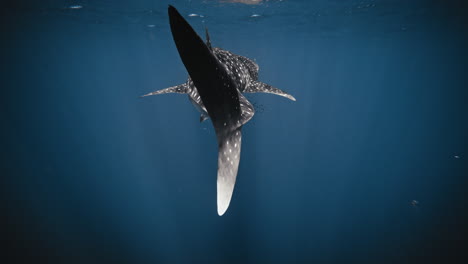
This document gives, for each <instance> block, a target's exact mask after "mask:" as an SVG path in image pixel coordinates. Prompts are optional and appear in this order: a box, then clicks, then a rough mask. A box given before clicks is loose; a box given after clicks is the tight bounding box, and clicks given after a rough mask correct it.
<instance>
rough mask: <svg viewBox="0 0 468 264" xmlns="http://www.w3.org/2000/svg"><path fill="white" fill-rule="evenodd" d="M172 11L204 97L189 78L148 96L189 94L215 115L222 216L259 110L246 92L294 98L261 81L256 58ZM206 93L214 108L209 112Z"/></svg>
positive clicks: (182, 54) (183, 53)
mask: <svg viewBox="0 0 468 264" xmlns="http://www.w3.org/2000/svg"><path fill="white" fill-rule="evenodd" d="M168 13H169V20H170V26H171V32H172V35H173V38H174V42H175V44H176V46H177V49H178V51H179V55H180V57H181V59H182V62H183V63H184V65H185V67H186V69H187V71H188V72H189V73H190V75H191V76H192V77H193V78H194V80H195V83H197V84H198V85H200V88H201V89H200V91H201V92H202V96H200V94H199V92H198V91H199V90H198V89H197V87H195V84H194V81H192V79H191V78H190V77H189V78H188V80H187V81H186V82H185V83H183V84H180V85H176V86H172V87H169V88H166V89H162V90H158V91H154V92H151V93H149V94H146V95H144V96H150V95H158V94H166V93H182V94H187V95H188V96H189V100H190V101H191V102H192V104H193V105H194V106H195V108H196V109H197V110H198V111H200V112H201V116H200V121H201V122H203V121H204V120H206V119H208V118H209V116H211V119H212V123H213V126H214V128H215V132H216V137H217V140H218V175H217V206H218V214H219V215H220V216H221V215H223V214H224V213H225V212H226V210H227V208H228V207H229V204H230V202H231V198H232V194H233V190H234V186H235V183H236V178H237V172H238V169H239V161H240V152H241V140H242V133H241V129H242V126H243V125H244V124H245V123H247V122H248V121H249V120H250V119H251V118H252V117H253V115H254V113H255V110H254V107H253V105H252V104H251V103H250V102H249V101H248V100H247V99H246V98H245V97H244V95H243V94H242V93H246V92H247V93H256V92H264V93H272V94H277V95H280V96H284V97H286V98H288V99H291V100H293V101H295V99H294V97H292V96H291V95H289V94H287V93H285V92H283V91H281V90H280V89H278V88H274V87H272V86H270V85H268V84H265V83H261V82H258V69H259V67H258V65H257V64H256V63H255V62H253V61H252V60H250V59H248V58H246V57H242V56H239V55H236V54H234V53H231V52H229V51H226V50H223V49H220V48H213V47H212V46H211V42H210V38H209V35H208V31H206V39H207V41H206V43H205V42H204V41H203V40H202V39H200V38H199V36H198V35H197V34H196V32H195V31H194V30H193V29H192V28H191V26H190V25H189V24H188V22H187V21H186V20H185V19H184V18H183V17H182V16H181V15H180V13H179V12H178V11H177V10H176V9H175V8H174V7H172V6H169V8H168ZM193 58H196V60H194V59H193ZM200 67H201V68H200ZM233 86H234V87H233ZM202 97H203V98H204V99H203V100H205V103H206V105H207V106H208V109H209V110H210V112H208V111H207V108H206V107H205V105H204V103H203V101H202ZM239 108H240V109H239Z"/></svg>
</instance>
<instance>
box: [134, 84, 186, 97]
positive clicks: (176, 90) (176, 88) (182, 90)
mask: <svg viewBox="0 0 468 264" xmlns="http://www.w3.org/2000/svg"><path fill="white" fill-rule="evenodd" d="M188 90H189V89H188V86H187V84H186V83H184V84H179V85H176V86H171V87H169V88H166V89H162V90H157V91H154V92H151V93H148V94H145V95H142V96H140V97H145V96H150V95H157V94H167V93H181V94H185V93H188Z"/></svg>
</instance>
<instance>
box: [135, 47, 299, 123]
mask: <svg viewBox="0 0 468 264" xmlns="http://www.w3.org/2000/svg"><path fill="white" fill-rule="evenodd" d="M207 44H209V45H208V46H209V47H210V46H211V43H209V41H208V42H207ZM211 50H212V51H213V54H214V55H215V56H216V58H218V60H219V61H220V62H221V63H222V64H223V65H224V67H225V68H226V71H227V72H228V74H229V76H230V77H231V78H232V79H234V81H235V82H236V83H237V84H238V90H239V94H240V95H242V93H271V94H276V95H279V96H283V97H286V98H288V99H290V100H292V101H296V99H295V98H294V97H293V96H292V95H290V94H288V93H286V92H284V91H282V90H280V89H278V88H275V87H273V86H270V85H268V84H266V83H262V82H258V81H257V80H258V70H259V67H258V65H257V63H255V62H254V61H252V60H250V59H249V58H246V57H243V56H239V55H236V54H234V53H232V52H230V51H227V50H223V49H220V48H212V49H211ZM166 93H183V94H187V95H188V96H189V100H190V101H191V102H192V104H193V105H194V107H195V108H196V109H197V110H198V111H199V112H200V113H201V116H200V122H203V121H205V120H207V119H208V118H209V116H208V113H207V111H206V108H205V106H204V105H203V102H202V100H201V98H200V95H199V94H198V91H197V88H196V87H195V85H194V84H193V82H192V80H191V79H190V77H189V78H188V80H187V82H185V83H183V84H180V85H176V86H172V87H169V88H166V89H162V90H157V91H154V92H151V93H148V94H145V95H143V97H144V96H150V95H158V94H166ZM239 99H240V101H241V113H242V120H241V123H242V124H245V123H247V122H248V121H249V120H250V119H251V118H252V117H253V115H254V113H255V109H254V107H253V106H252V104H251V103H250V102H249V101H248V100H247V99H246V98H245V97H244V96H240V98H239Z"/></svg>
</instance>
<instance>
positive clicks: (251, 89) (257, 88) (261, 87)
mask: <svg viewBox="0 0 468 264" xmlns="http://www.w3.org/2000/svg"><path fill="white" fill-rule="evenodd" d="M242 92H244V93H271V94H276V95H279V96H283V97H286V98H288V99H289V100H292V101H296V98H294V96H292V95H290V94H288V93H286V92H284V91H282V90H280V89H278V88H275V87H273V86H271V85H269V84H266V83H262V82H252V83H251V84H250V85H249V86H247V87H246V88H245V90H244V91H242Z"/></svg>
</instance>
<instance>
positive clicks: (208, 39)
mask: <svg viewBox="0 0 468 264" xmlns="http://www.w3.org/2000/svg"><path fill="white" fill-rule="evenodd" d="M205 34H206V46H207V47H208V48H209V49H210V50H212V49H213V48H212V47H211V40H210V34H209V33H208V28H205Z"/></svg>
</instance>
